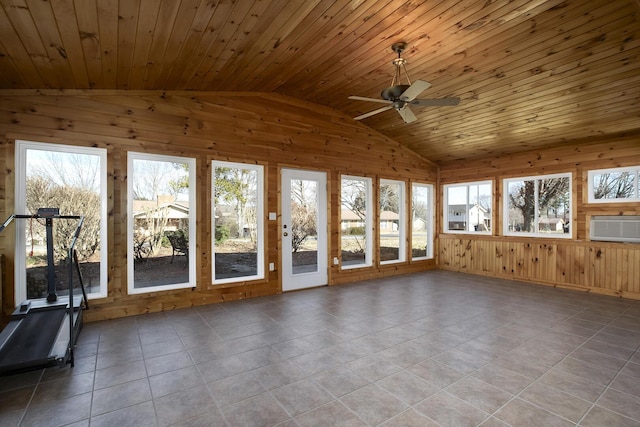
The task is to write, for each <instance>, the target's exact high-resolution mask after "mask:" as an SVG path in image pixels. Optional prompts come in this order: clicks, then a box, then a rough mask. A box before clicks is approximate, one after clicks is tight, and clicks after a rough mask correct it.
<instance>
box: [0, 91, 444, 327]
mask: <svg viewBox="0 0 640 427" xmlns="http://www.w3.org/2000/svg"><path fill="white" fill-rule="evenodd" d="M19 139H24V140H31V141H40V142H50V143H64V144H71V145H79V146H94V147H102V148H106V149H107V152H108V160H107V168H108V178H109V183H108V188H107V191H108V197H109V199H108V200H109V207H108V211H109V218H108V237H109V240H108V247H107V248H106V250H108V251H109V266H108V271H109V281H108V297H107V298H104V299H99V300H94V301H92V304H91V306H92V307H91V309H90V310H88V311H87V313H86V315H87V319H89V320H97V319H107V318H115V317H121V316H128V315H136V314H141V313H147V312H156V311H160V310H170V309H175V308H181V307H189V306H196V305H202V304H209V303H215V302H220V301H227V300H235V299H241V298H248V297H253V296H259V295H269V294H275V293H278V292H280V290H281V284H280V278H279V271H278V270H279V268H280V267H279V266H280V255H279V248H280V243H279V236H280V233H279V228H278V224H277V222H276V221H267V222H266V224H267V232H266V245H267V250H266V257H267V259H266V262H267V263H269V262H273V263H275V265H276V266H278V267H277V269H276V271H273V272H268V273H267V274H268V277H267V278H266V279H265V280H261V281H255V282H248V283H238V284H233V285H224V286H212V285H211V256H210V252H211V244H210V236H211V224H210V218H211V212H210V206H211V200H210V196H209V195H210V194H211V183H210V179H209V177H210V176H211V172H210V163H211V160H214V159H215V160H228V161H238V162H256V161H257V162H260V163H262V164H265V165H266V169H265V171H266V187H267V195H266V197H267V200H266V209H265V210H266V212H279V210H280V209H279V206H278V203H279V194H278V190H279V187H280V184H279V176H280V174H279V170H280V168H281V167H298V168H303V169H314V170H322V171H326V172H328V179H329V189H330V193H329V194H330V200H329V203H330V206H331V215H330V217H329V222H330V224H329V227H330V241H329V254H328V257H329V259H330V260H332V259H333V257H340V248H339V222H338V209H339V206H340V197H339V194H338V188H339V179H340V174H342V173H345V174H351V175H363V176H370V177H373V178H374V181H375V180H377V179H379V178H394V179H403V180H406V182H407V185H409V183H410V182H411V181H419V182H430V183H434V184H435V183H436V181H437V168H436V166H435V165H434V164H432V163H430V162H429V161H428V160H426V159H423V158H421V157H420V156H418V155H416V154H415V153H413V152H412V151H410V150H407V149H405V148H403V147H402V146H401V145H399V144H398V143H396V142H394V141H391V140H389V139H388V138H386V137H384V136H382V135H381V134H378V133H376V132H375V131H372V130H371V129H370V128H367V127H366V126H364V125H361V124H359V123H357V122H354V121H353V120H352V119H351V118H350V117H347V116H345V115H344V114H342V113H340V112H338V111H336V110H332V109H329V108H327V107H323V106H319V105H315V104H311V103H308V102H305V101H299V100H296V99H293V98H289V97H286V96H282V95H276V94H271V93H270V94H265V93H210V92H209V93H205V92H198V93H193V92H158V91H139V92H134V91H127V92H125V91H96V92H84V91H71V92H58V91H0V159H1V160H0V162H1V163H2V167H1V168H0V183H2V187H1V188H0V217H2V218H3V219H4V218H6V217H8V216H9V215H10V214H12V213H13V211H14V188H15V171H14V168H15V160H14V148H15V144H14V142H15V140H19ZM128 151H137V152H146V153H157V154H171V155H178V156H186V157H195V158H196V169H197V184H196V185H197V194H198V200H197V206H198V211H197V222H198V232H197V233H198V234H197V253H198V258H197V267H196V268H197V287H196V289H194V290H191V289H187V290H179V291H164V292H160V293H150V294H138V295H128V294H127V283H126V280H127V265H126V262H127V261H126V253H127V252H126V251H127V243H126V242H127V238H126V237H127V234H126V221H127V187H126V180H127V152H128ZM374 226H375V224H374ZM374 235H375V233H374ZM13 252H14V236H13V234H12V233H2V234H1V235H0V253H4V254H6V256H7V261H8V262H6V263H5V267H6V268H5V275H4V277H5V278H6V279H7V280H5V283H4V288H3V292H4V299H3V301H4V306H3V312H4V314H7V313H9V312H10V311H11V310H12V309H13V301H14V296H13V286H14V283H13V282H14V281H13V271H12V269H13V259H14V254H13ZM374 258H377V256H375V254H374ZM329 265H330V271H329V284H339V283H345V282H351V281H356V280H361V279H366V278H372V277H378V276H383V275H393V274H401V273H407V272H412V271H418V270H425V269H429V268H435V261H434V260H428V261H420V262H415V263H411V262H407V263H403V264H397V265H385V266H378V265H377V264H376V265H375V266H374V267H371V268H366V269H356V270H346V271H341V270H340V268H339V267H338V266H334V265H333V263H332V262H330V263H329Z"/></svg>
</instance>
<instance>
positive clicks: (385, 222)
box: [378, 179, 406, 264]
mask: <svg viewBox="0 0 640 427" xmlns="http://www.w3.org/2000/svg"><path fill="white" fill-rule="evenodd" d="M379 190H380V192H379V202H380V203H379V205H380V206H379V208H380V210H379V212H378V221H379V224H378V238H379V239H378V242H379V249H380V264H390V263H396V262H404V261H405V259H406V243H405V242H406V238H405V236H406V225H405V224H406V214H405V210H406V209H405V191H406V190H405V182H404V181H396V180H392V179H381V180H380V189H379Z"/></svg>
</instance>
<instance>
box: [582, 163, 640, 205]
mask: <svg viewBox="0 0 640 427" xmlns="http://www.w3.org/2000/svg"><path fill="white" fill-rule="evenodd" d="M623 172H635V178H634V180H633V182H634V189H635V197H629V198H616V199H596V198H595V197H594V196H595V195H594V191H595V188H594V185H593V179H594V177H595V176H597V175H603V174H605V173H623ZM587 192H588V193H587V194H588V203H638V202H640V165H638V166H628V167H621V168H606V169H591V170H589V171H588V172H587Z"/></svg>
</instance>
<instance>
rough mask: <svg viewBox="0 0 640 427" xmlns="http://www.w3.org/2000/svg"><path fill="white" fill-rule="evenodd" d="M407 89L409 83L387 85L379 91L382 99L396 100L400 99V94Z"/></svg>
mask: <svg viewBox="0 0 640 427" xmlns="http://www.w3.org/2000/svg"><path fill="white" fill-rule="evenodd" d="M407 89H409V85H395V86H389V87H387V88H385V89H383V90H382V92H380V96H381V97H382V99H386V100H387V101H392V102H393V101H398V100H399V99H400V95H402V94H403V93H404V91H405V90H407Z"/></svg>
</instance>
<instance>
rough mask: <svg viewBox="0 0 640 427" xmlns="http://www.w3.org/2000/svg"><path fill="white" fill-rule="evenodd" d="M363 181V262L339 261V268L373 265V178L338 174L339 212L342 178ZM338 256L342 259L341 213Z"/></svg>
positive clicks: (348, 268) (346, 268) (347, 268)
mask: <svg viewBox="0 0 640 427" xmlns="http://www.w3.org/2000/svg"><path fill="white" fill-rule="evenodd" d="M345 179H348V180H353V181H356V180H357V181H363V182H364V183H365V189H366V200H367V206H366V207H365V215H366V217H365V224H364V228H365V254H364V262H363V263H361V264H346V265H345V264H344V263H343V262H341V263H340V269H341V270H352V269H356V268H365V267H371V266H372V265H373V227H372V220H373V204H374V203H373V202H374V200H373V197H372V196H373V178H370V177H366V176H355V175H340V212H341V213H342V208H343V207H342V187H343V180H345ZM340 255H341V256H340V258H341V259H342V215H341V217H340Z"/></svg>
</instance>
